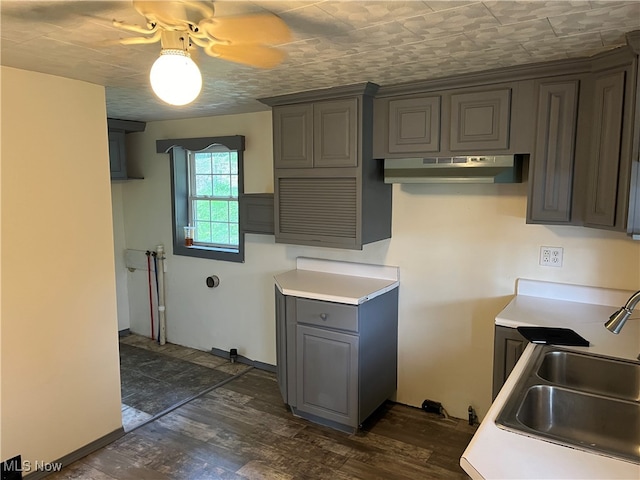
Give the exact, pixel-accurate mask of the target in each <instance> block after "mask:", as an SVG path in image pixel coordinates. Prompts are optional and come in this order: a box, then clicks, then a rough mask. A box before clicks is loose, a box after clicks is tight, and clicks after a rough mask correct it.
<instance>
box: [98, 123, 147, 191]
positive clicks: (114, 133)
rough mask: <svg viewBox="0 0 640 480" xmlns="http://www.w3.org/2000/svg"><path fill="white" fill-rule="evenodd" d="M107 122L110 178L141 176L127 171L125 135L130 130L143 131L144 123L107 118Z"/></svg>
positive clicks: (119, 178)
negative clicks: (132, 174) (131, 174)
mask: <svg viewBox="0 0 640 480" xmlns="http://www.w3.org/2000/svg"><path fill="white" fill-rule="evenodd" d="M107 124H108V127H109V130H108V138H109V171H110V173H111V180H127V179H129V178H141V177H135V176H130V175H129V173H128V168H127V151H126V148H125V135H126V134H127V133H131V132H143V131H144V129H145V128H146V123H144V122H136V121H132V120H117V119H113V118H109V119H107Z"/></svg>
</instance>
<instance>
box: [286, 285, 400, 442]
mask: <svg viewBox="0 0 640 480" xmlns="http://www.w3.org/2000/svg"><path fill="white" fill-rule="evenodd" d="M275 294H276V350H277V362H278V365H277V368H276V372H277V378H278V385H279V387H280V392H281V393H282V397H283V399H284V401H285V403H287V404H288V405H289V406H290V408H291V410H292V412H293V413H294V414H295V415H298V416H300V417H303V418H307V419H309V420H311V421H314V422H317V423H322V424H325V425H329V426H331V427H333V428H338V429H340V430H345V431H355V430H356V429H357V428H358V426H359V425H361V424H362V422H363V421H364V420H366V418H367V417H368V416H369V415H371V413H373V412H374V411H375V410H376V409H377V408H378V407H379V406H380V405H382V403H384V401H385V400H387V399H388V398H390V397H391V396H392V395H393V394H394V393H395V390H396V383H397V356H398V347H397V344H398V289H397V288H396V289H393V290H391V291H389V292H387V293H384V294H383V295H380V296H378V297H375V298H373V299H372V300H369V301H367V302H365V303H363V304H361V305H346V304H339V303H333V302H325V301H320V300H313V299H307V298H297V297H290V296H285V295H283V294H282V293H281V292H280V291H279V290H278V289H277V288H276V293H275Z"/></svg>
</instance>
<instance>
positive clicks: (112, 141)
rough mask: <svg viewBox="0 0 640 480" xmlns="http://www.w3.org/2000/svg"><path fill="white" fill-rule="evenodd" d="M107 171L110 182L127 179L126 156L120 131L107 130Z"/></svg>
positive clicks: (122, 134) (122, 135)
mask: <svg viewBox="0 0 640 480" xmlns="http://www.w3.org/2000/svg"><path fill="white" fill-rule="evenodd" d="M109 171H110V172H111V180H125V179H126V178H127V154H126V151H125V146H124V131H122V130H109Z"/></svg>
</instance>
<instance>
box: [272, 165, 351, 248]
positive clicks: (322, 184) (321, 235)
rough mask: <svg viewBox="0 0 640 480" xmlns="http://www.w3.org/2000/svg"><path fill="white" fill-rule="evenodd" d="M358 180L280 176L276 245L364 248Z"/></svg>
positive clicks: (278, 182)
mask: <svg viewBox="0 0 640 480" xmlns="http://www.w3.org/2000/svg"><path fill="white" fill-rule="evenodd" d="M358 202H359V195H358V179H357V178H356V177H329V176H327V177H314V176H307V177H278V176H277V175H276V204H275V210H276V212H275V217H276V218H275V227H276V228H275V229H276V242H279V243H296V244H302V245H318V246H327V247H338V248H352V249H361V248H362V245H361V238H360V232H359V230H360V229H359V224H360V218H359V212H360V208H359V205H358Z"/></svg>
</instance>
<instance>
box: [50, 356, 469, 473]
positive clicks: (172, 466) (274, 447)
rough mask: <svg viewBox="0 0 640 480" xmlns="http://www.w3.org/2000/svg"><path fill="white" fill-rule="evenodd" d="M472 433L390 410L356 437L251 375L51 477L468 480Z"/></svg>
mask: <svg viewBox="0 0 640 480" xmlns="http://www.w3.org/2000/svg"><path fill="white" fill-rule="evenodd" d="M173 347H175V346H172V348H173ZM179 348H181V347H179ZM172 351H173V354H174V355H176V350H172ZM182 358H184V357H182ZM218 366H219V364H218ZM474 431H475V427H471V426H469V425H468V424H467V422H466V421H463V420H459V419H443V418H440V417H439V416H438V415H435V414H430V413H426V412H424V411H422V410H421V409H418V408H413V407H408V406H405V405H401V404H396V403H392V402H387V403H386V404H385V405H383V406H382V407H381V408H380V409H379V410H378V411H377V412H375V413H374V415H372V416H371V417H370V418H369V419H368V420H367V422H366V423H365V425H363V428H362V429H361V430H360V431H359V432H358V433H356V434H354V435H349V434H346V433H342V432H339V431H336V430H332V429H330V428H326V427H322V426H318V425H315V424H313V423H310V422H308V421H306V420H303V419H300V418H296V417H294V416H293V415H292V414H291V412H290V411H289V410H288V409H287V407H286V406H285V405H284V404H283V402H282V398H281V397H280V393H279V390H278V387H277V384H276V379H275V375H274V374H272V373H269V372H265V371H262V370H258V369H249V370H246V371H245V373H242V374H241V375H240V376H239V377H236V378H235V379H233V380H231V381H230V382H228V383H226V384H224V385H222V386H220V387H218V388H216V389H214V390H212V391H210V392H208V393H206V394H204V395H202V396H200V397H198V398H196V399H194V400H192V401H190V402H189V403H187V404H185V405H183V406H181V407H179V408H177V409H175V410H173V411H172V412H170V413H168V414H166V415H164V416H162V417H160V418H158V419H156V420H153V421H152V422H150V423H147V424H146V425H144V426H141V427H139V428H137V429H135V430H133V431H131V432H129V433H127V434H126V435H125V436H124V437H122V438H120V439H119V440H117V441H116V442H114V443H112V444H110V445H108V446H107V447H105V448H103V449H101V450H99V451H97V452H95V453H93V454H91V455H89V456H87V457H85V458H83V459H81V460H79V461H77V462H75V463H73V464H72V465H70V466H68V467H67V468H65V469H63V470H62V471H61V472H59V473H57V474H53V475H50V476H48V477H47V478H48V479H55V480H57V479H95V480H112V479H135V480H144V479H153V480H155V479H158V480H162V479H184V480H198V479H203V480H205V479H206V480H209V479H212V480H213V479H244V480H246V479H250V480H257V479H269V480H271V479H273V480H280V479H282V480H285V479H287V480H288V479H310V480H311V479H331V480H333V479H337V480H340V479H362V480H375V479H381V480H382V479H384V480H393V479H399V480H400V479H402V480H408V479H411V480H414V479H429V478H434V479H464V478H468V477H467V476H466V475H465V473H464V472H463V471H462V469H461V468H460V467H459V466H458V459H459V458H460V455H461V454H462V452H463V450H464V449H465V447H466V445H467V444H468V443H469V441H470V440H471V437H472V435H473V433H474Z"/></svg>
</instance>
